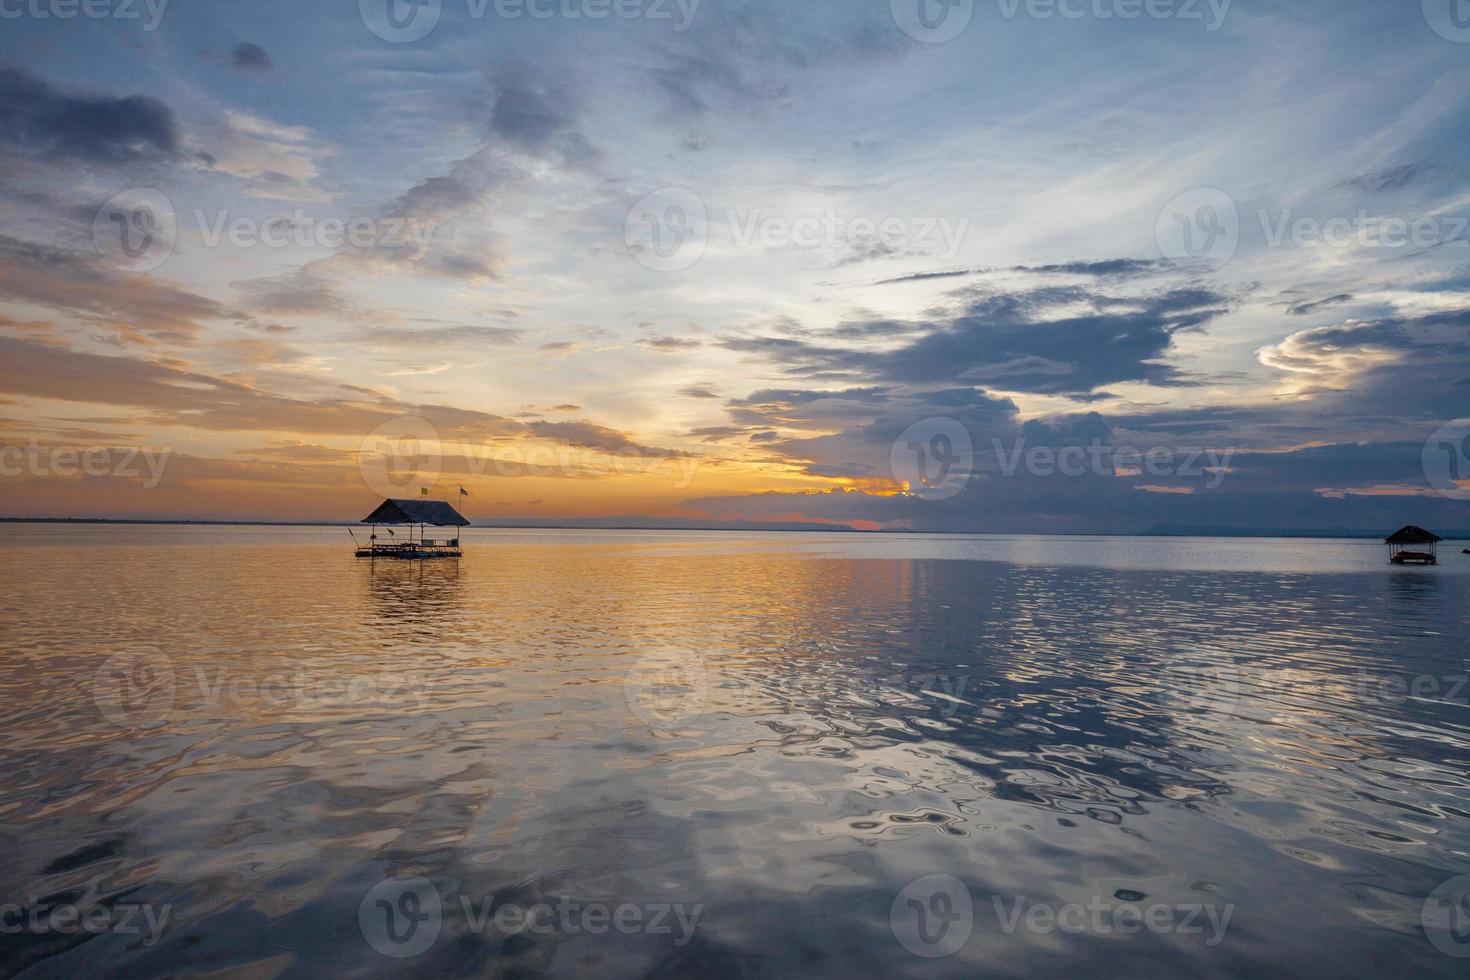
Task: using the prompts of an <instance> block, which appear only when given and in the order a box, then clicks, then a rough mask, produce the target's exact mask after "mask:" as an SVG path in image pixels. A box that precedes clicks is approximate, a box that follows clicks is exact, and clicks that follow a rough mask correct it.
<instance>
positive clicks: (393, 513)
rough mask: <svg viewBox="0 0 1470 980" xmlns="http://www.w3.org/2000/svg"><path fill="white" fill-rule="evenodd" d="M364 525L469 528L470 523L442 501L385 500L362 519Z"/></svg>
mask: <svg viewBox="0 0 1470 980" xmlns="http://www.w3.org/2000/svg"><path fill="white" fill-rule="evenodd" d="M362 523H364V524H432V525H434V526H435V527H469V526H470V522H469V521H467V520H465V519H464V517H463V516H461V514H460V512H459V511H457V510H455V509H454V508H453V507H451V506H449V504H448V502H446V501H443V500H385V501H383V502H382V503H381V504H380V505H379V506H378V509H377V510H375V511H373V512H372V513H371V514H369V515H368V516H366V517H364V518H363V519H362Z"/></svg>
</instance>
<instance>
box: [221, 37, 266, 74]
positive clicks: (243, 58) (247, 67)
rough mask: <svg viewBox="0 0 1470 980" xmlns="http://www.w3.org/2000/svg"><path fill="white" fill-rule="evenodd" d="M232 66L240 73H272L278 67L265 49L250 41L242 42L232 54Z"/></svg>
mask: <svg viewBox="0 0 1470 980" xmlns="http://www.w3.org/2000/svg"><path fill="white" fill-rule="evenodd" d="M230 64H231V66H233V67H234V68H236V69H237V70H239V71H255V72H260V71H270V70H271V69H272V68H274V67H275V66H276V63H275V62H274V61H272V60H271V56H270V55H269V54H267V53H266V50H265V48H262V47H261V46H260V45H258V44H252V43H251V42H249V41H241V42H240V43H239V44H237V45H235V47H234V50H232V51H231V52H230Z"/></svg>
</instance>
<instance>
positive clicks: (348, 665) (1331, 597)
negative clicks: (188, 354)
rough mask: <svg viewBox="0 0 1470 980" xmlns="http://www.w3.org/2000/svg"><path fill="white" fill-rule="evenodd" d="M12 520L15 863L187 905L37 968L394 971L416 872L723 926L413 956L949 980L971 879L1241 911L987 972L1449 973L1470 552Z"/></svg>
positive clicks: (6, 867) (15, 881) (60, 880)
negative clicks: (1435, 565)
mask: <svg viewBox="0 0 1470 980" xmlns="http://www.w3.org/2000/svg"><path fill="white" fill-rule="evenodd" d="M0 535H5V538H4V543H5V546H6V551H7V553H8V555H9V556H10V559H11V560H10V561H8V562H7V563H6V564H5V565H4V571H3V573H0V574H3V579H0V585H3V588H0V621H3V622H4V623H5V624H6V627H7V629H6V635H7V638H8V639H9V644H8V646H9V657H10V664H9V666H10V668H11V669H10V670H9V671H7V672H5V673H4V675H0V710H3V711H4V716H5V718H6V723H5V724H6V736H7V737H6V739H5V743H4V750H3V752H4V756H3V758H4V768H3V781H4V789H5V792H4V794H3V796H0V832H3V833H4V834H5V839H6V840H7V842H9V843H11V844H12V845H13V846H10V847H7V848H6V849H5V851H4V853H3V855H0V882H3V883H4V884H5V886H6V890H7V891H8V892H10V893H12V894H17V895H28V896H30V895H33V896H47V895H53V896H54V895H57V894H64V895H82V896H90V897H91V898H93V899H97V900H100V899H103V898H108V897H109V896H113V897H115V896H118V895H122V894H127V895H142V896H146V897H147V899H149V900H152V901H157V902H164V901H166V902H170V903H173V904H175V905H177V907H178V913H177V914H178V917H179V918H178V922H177V923H176V925H175V927H174V929H173V931H170V932H167V933H166V934H165V935H164V937H163V939H162V940H161V942H159V943H158V944H157V945H155V946H151V947H148V948H144V947H141V946H138V945H136V944H133V945H129V943H128V942H127V941H126V940H125V939H123V938H122V937H118V936H114V935H104V936H96V937H87V938H86V941H85V942H81V941H77V940H76V939H75V937H72V938H68V937H61V936H55V935H50V936H31V935H25V936H20V937H13V936H6V937H0V942H4V943H7V944H9V946H8V948H9V949H10V950H11V952H12V953H13V954H14V955H15V956H17V957H19V959H16V960H15V961H16V962H21V961H22V960H24V961H27V962H30V961H35V962H41V963H45V964H46V965H47V968H48V969H55V970H60V969H63V968H64V969H69V970H73V971H74V970H76V969H84V970H95V969H100V968H102V967H103V966H105V965H113V966H116V965H119V964H121V965H124V966H127V967H129V968H133V969H136V970H138V971H140V972H144V973H158V972H164V971H165V970H166V969H167V968H169V967H171V966H173V965H177V964H178V963H183V962H187V963H194V964H201V965H202V964H207V966H208V968H209V969H236V970H240V969H251V970H254V971H257V972H259V973H262V974H272V973H276V972H280V971H288V972H291V971H297V972H310V971H325V970H333V971H336V972H340V971H346V972H361V973H378V972H391V971H392V970H395V969H400V968H403V967H404V966H405V964H399V963H395V962H391V961H388V960H385V959H384V958H382V957H381V956H380V955H379V954H378V953H376V952H375V951H374V950H373V949H372V948H369V946H368V945H367V944H365V943H364V941H363V936H362V935H361V934H360V930H359V929H358V926H357V924H356V922H357V920H356V915H357V909H358V905H359V903H360V902H361V901H362V900H363V896H364V895H365V894H366V893H367V892H368V891H369V890H370V889H371V888H372V887H373V886H374V885H375V884H377V883H378V882H380V881H382V880H383V878H384V877H385V876H395V875H398V876H401V875H416V876H423V877H425V878H429V879H431V880H433V881H434V882H435V884H436V886H437V887H439V888H441V889H443V890H445V893H446V894H453V895H466V896H481V897H484V896H496V897H498V899H504V898H505V897H506V896H516V897H520V898H525V897H528V896H545V895H554V894H573V895H576V896H580V897H582V898H584V899H598V900H607V901H613V900H618V899H621V898H625V897H627V896H644V897H645V898H647V897H648V896H666V897H672V899H673V900H682V901H687V902H698V903H701V904H702V905H704V906H706V907H707V908H708V910H709V911H708V912H707V913H706V917H705V919H704V921H703V924H702V925H701V931H700V933H699V937H698V941H697V943H696V944H695V945H694V947H693V950H692V951H691V950H690V949H684V948H673V947H671V946H670V945H669V944H668V943H667V942H665V941H662V940H661V939H660V938H659V937H656V936H648V935H640V936H622V935H615V936H611V937H607V938H605V939H603V940H601V941H598V940H596V939H594V937H592V936H587V935H581V936H577V937H570V936H566V935H561V936H549V937H529V936H524V935H522V936H518V937H514V938H505V937H486V936H484V935H481V934H471V933H469V932H467V931H466V930H465V928H464V924H463V923H462V922H456V923H451V924H450V925H448V926H446V928H448V929H450V930H451V931H452V932H455V933H456V934H455V936H454V938H453V939H450V938H441V939H440V940H439V942H438V943H437V944H436V945H435V946H434V947H433V949H432V950H431V951H430V952H429V953H426V954H425V955H424V957H423V958H422V959H418V960H414V961H412V963H411V964H408V965H409V966H412V968H413V970H415V971H421V972H423V971H426V972H430V973H432V972H440V973H457V972H463V971H471V970H473V971H478V972H502V971H514V970H528V971H533V972H534V971H537V970H549V971H550V972H553V973H576V972H578V971H590V970H594V969H595V970H596V971H597V972H598V973H599V974H600V975H637V974H640V973H643V972H647V971H651V970H659V969H665V970H678V969H681V968H682V969H685V970H687V969H692V968H693V967H692V966H691V963H697V964H698V966H699V967H700V968H701V969H704V970H708V971H716V972H719V971H721V970H726V971H728V970H731V969H748V970H753V971H755V972H759V973H767V972H773V971H778V970H784V971H787V972H791V971H800V972H804V973H806V974H807V975H826V974H838V973H843V974H845V975H852V974H854V973H857V972H871V971H872V970H873V969H875V968H881V969H884V970H888V971H890V972H897V973H916V974H917V973H921V972H923V967H924V966H925V965H926V964H925V963H923V962H919V961H916V960H913V959H912V958H909V957H908V956H907V954H906V953H905V952H904V950H903V949H902V948H901V947H900V946H898V945H897V944H896V943H895V940H894V934H893V932H892V930H891V927H890V924H889V921H888V911H887V910H888V907H889V904H890V903H891V902H892V901H893V900H894V896H895V895H896V894H897V893H898V891H899V890H900V889H902V888H903V887H904V886H905V885H906V884H908V883H909V882H910V881H912V880H914V879H916V878H919V877H922V876H924V875H927V874H931V873H935V872H936V871H943V872H945V873H949V874H955V875H958V876H960V877H962V878H963V879H964V880H965V881H966V882H967V883H968V885H969V887H970V888H971V890H972V891H973V893H974V894H975V895H976V896H977V897H978V896H984V895H987V894H996V895H1012V894H1028V895H1035V896H1051V897H1052V898H1054V899H1056V900H1058V901H1065V900H1073V899H1079V900H1083V901H1085V900H1086V899H1087V897H1088V896H1090V895H1094V894H1108V895H1111V894H1112V893H1113V892H1115V891H1119V890H1122V891H1124V892H1126V893H1128V894H1133V893H1140V894H1146V895H1148V896H1153V897H1159V898H1162V899H1165V900H1174V901H1184V900H1187V899H1189V898H1190V896H1197V895H1198V894H1200V893H1202V892H1204V893H1208V894H1210V895H1215V896H1219V897H1220V900H1221V901H1229V902H1231V903H1233V904H1234V905H1235V906H1236V908H1237V911H1236V924H1235V926H1234V929H1235V932H1234V933H1233V934H1232V937H1231V942H1230V943H1226V944H1223V945H1222V946H1220V947H1215V948H1212V949H1208V950H1206V949H1202V948H1200V947H1199V946H1198V945H1195V946H1190V945H1189V944H1188V943H1187V942H1185V941H1184V940H1183V939H1182V938H1180V937H1172V938H1170V939H1168V940H1165V939H1163V938H1161V937H1157V936H1148V937H1140V938H1139V939H1138V940H1137V941H1136V942H1134V943H1131V944H1119V943H1117V942H1116V941H1115V942H1112V943H1109V944H1106V949H1105V950H1103V949H1101V948H1100V947H1099V946H1098V945H1097V942H1096V937H1093V940H1092V941H1091V942H1089V940H1088V939H1087V937H1075V936H1063V935H1059V934H1053V935H1050V936H1047V937H1045V938H1038V937H1036V936H1025V935H1008V934H1005V933H1003V932H1002V931H1000V930H997V929H995V928H993V923H992V928H990V929H988V930H981V929H977V931H976V933H975V935H974V937H973V938H972V939H971V940H970V941H969V943H968V944H967V945H966V946H965V948H964V949H963V950H962V951H961V952H960V953H959V954H957V955H956V957H955V958H954V959H953V960H950V961H948V965H949V966H950V967H952V968H953V969H955V970H956V971H958V972H974V971H976V970H986V971H989V972H996V969H997V968H996V964H1006V965H1007V966H1006V970H1013V971H1014V972H1017V973H1024V972H1026V971H1027V970H1033V969H1041V968H1046V967H1055V966H1057V965H1062V966H1064V967H1068V968H1071V969H1074V970H1084V969H1093V970H1095V969H1103V968H1104V967H1105V968H1106V970H1107V971H1108V972H1123V971H1124V970H1126V969H1130V968H1133V969H1139V970H1144V969H1149V968H1153V969H1158V968H1160V967H1161V965H1166V964H1169V965H1173V966H1174V967H1177V968H1179V969H1189V970H1191V971H1196V972H1213V973H1231V972H1241V971H1247V970H1249V969H1252V968H1254V967H1255V966H1256V965H1258V964H1261V963H1269V964H1270V965H1271V966H1272V967H1273V968H1280V969H1292V968H1296V969H1301V970H1303V971H1304V972H1319V971H1321V970H1322V969H1324V968H1331V969H1332V970H1333V971H1334V972H1339V973H1342V974H1344V975H1360V974H1362V973H1363V972H1364V969H1365V965H1367V964H1370V963H1372V962H1374V961H1375V960H1376V958H1379V957H1382V956H1384V955H1390V954H1391V955H1393V956H1394V957H1396V958H1397V961H1399V962H1405V963H1411V964H1414V965H1415V966H1416V968H1421V969H1425V970H1428V971H1431V972H1432V971H1434V970H1436V969H1440V968H1442V967H1443V963H1441V961H1440V960H1439V959H1437V958H1436V957H1437V956H1438V954H1437V953H1436V952H1435V951H1434V950H1433V949H1432V948H1430V947H1429V946H1428V945H1427V944H1426V943H1425V941H1424V938H1423V935H1422V932H1416V929H1417V926H1416V924H1415V923H1416V922H1417V916H1418V912H1419V906H1420V904H1421V903H1422V901H1423V897H1424V895H1426V894H1427V893H1428V892H1429V891H1430V890H1431V889H1433V888H1434V887H1435V886H1436V885H1437V884H1438V883H1439V882H1440V881H1442V880H1444V879H1445V878H1448V877H1450V876H1451V875H1452V874H1455V873H1464V872H1466V871H1470V831H1467V825H1466V820H1467V813H1470V778H1467V774H1466V765H1465V763H1466V760H1467V753H1470V723H1467V709H1466V707H1465V705H1464V703H1463V700H1462V701H1459V702H1457V701H1456V700H1455V696H1454V694H1453V692H1452V690H1451V686H1452V685H1453V683H1454V681H1455V678H1457V677H1462V676H1463V675H1464V674H1465V672H1466V647H1465V644H1464V637H1465V635H1466V626H1467V621H1466V617H1467V612H1466V610H1467V607H1470V604H1467V602H1466V601H1465V600H1466V598H1467V583H1470V577H1467V576H1465V575H1456V574H1444V575H1436V574H1435V573H1433V572H1425V571H1416V572H1410V573H1403V572H1396V571H1390V570H1387V569H1377V570H1362V571H1355V572H1351V573H1342V572H1334V573H1330V574H1320V575H1305V574H1299V573H1295V572H1283V571H1280V570H1273V571H1269V572H1243V571H1232V572H1204V571H1199V570H1180V569H1179V568H1176V567H1164V568H1155V569H1138V568H1132V567H1129V566H1130V565H1132V564H1136V563H1140V562H1143V561H1144V559H1143V557H1142V556H1141V555H1140V556H1133V557H1126V556H1125V557H1123V558H1119V559H1118V560H1117V561H1115V562H1114V563H1113V564H1112V565H1111V566H1110V567H1088V566H1076V565H1071V566H1069V565H1049V564H1008V563H1001V562H993V561H961V560H953V556H952V554H951V550H950V549H951V548H952V545H951V543H949V542H947V541H946V542H940V543H939V544H936V545H935V548H936V549H937V550H936V552H935V553H936V554H939V555H942V556H943V559H942V560H941V559H936V558H924V557H914V556H913V555H912V554H911V555H909V556H907V557H871V556H867V555H866V553H865V552H862V551H859V552H857V553H853V554H845V553H843V549H844V548H846V547H848V546H847V545H845V544H842V543H841V542H837V543H834V542H833V541H832V540H821V541H808V540H807V536H798V537H797V538H796V539H794V540H793V543H792V544H791V545H790V546H789V547H783V546H782V545H781V541H782V540H784V539H781V538H779V537H778V538H776V539H775V540H774V541H773V540H772V538H771V537H769V536H764V537H753V538H750V539H748V540H747V539H745V538H741V537H739V536H726V537H721V538H715V537H708V538H702V537H694V538H685V537H681V536H679V535H676V534H675V535H647V534H643V535H630V536H625V537H620V536H618V535H587V536H576V535H565V534H547V535H539V536H538V535H535V534H517V535H507V536H504V537H494V536H489V535H486V536H483V537H481V538H478V539H477V538H476V537H475V536H473V535H470V536H469V545H468V550H467V554H466V557H465V558H464V559H463V560H461V561H457V562H455V561H450V562H428V563H394V562H377V563H371V562H363V561H356V560H354V559H352V558H351V556H350V551H349V550H348V549H346V548H344V546H343V541H341V540H338V539H339V538H345V535H341V534H340V532H335V531H333V532H327V531H306V530H301V531H280V530H275V531H269V530H235V529H208V528H167V529H152V528H76V529H73V528H65V529H47V530H46V531H44V532H43V531H41V530H39V529H33V528H27V529H19V530H16V529H0ZM810 537H813V538H821V537H822V536H820V535H816V536H810ZM880 544H881V546H882V548H883V549H892V548H893V547H894V546H893V545H892V544H890V543H888V542H882V543H880ZM854 547H859V548H861V549H866V548H869V547H870V545H868V544H867V543H862V544H861V545H856V546H854ZM905 547H908V548H910V549H913V548H915V547H918V545H915V544H914V543H912V542H909V543H906V544H905ZM1008 547H1021V545H1010V546H1008ZM1025 547H1031V546H1030V545H1026V546H1025ZM1043 547H1050V545H1045V546H1043V545H1037V546H1036V548H1043ZM1157 547H1158V545H1157V544H1156V543H1153V542H1150V543H1147V544H1145V545H1141V546H1140V548H1141V549H1142V548H1147V549H1154V548H1157ZM1171 547H1176V548H1177V547H1180V545H1177V544H1174V545H1171ZM1210 547H1213V546H1210ZM1307 547H1310V546H1309V545H1304V544H1301V543H1296V544H1294V545H1293V548H1294V549H1296V552H1300V551H1301V549H1303V548H1307ZM1292 560H1293V561H1301V560H1302V558H1301V556H1300V554H1297V553H1295V552H1294V554H1293V558H1292ZM1332 560H1334V561H1336V560H1344V561H1345V560H1347V559H1344V558H1341V557H1340V556H1339V558H1334V559H1332ZM1191 563H1198V559H1197V558H1190V557H1189V556H1188V555H1187V554H1184V555H1175V556H1173V557H1172V558H1171V559H1170V563H1168V564H1172V565H1180V564H1183V565H1185V566H1188V565H1190V564H1191ZM1329 564H1330V562H1329ZM1415 677H1418V678H1421V679H1422V678H1434V679H1437V680H1438V682H1439V687H1438V688H1437V689H1436V690H1435V691H1429V690H1428V689H1427V688H1424V687H1423V685H1421V688H1422V690H1420V691H1419V693H1418V694H1415V695H1414V696H1409V695H1410V694H1412V693H1413V692H1414V691H1415V689H1414V688H1413V686H1412V679H1413V678H1415ZM1389 678H1398V679H1403V678H1409V681H1410V683H1407V684H1406V687H1405V693H1404V695H1403V696H1397V695H1396V694H1395V692H1396V691H1397V688H1396V687H1394V686H1393V685H1392V684H1388V683H1387V681H1386V679H1389ZM1426 694H1428V695H1434V696H1422V695H1426ZM1467 694H1470V691H1465V690H1462V691H1460V692H1459V695H1458V697H1460V698H1462V699H1463V698H1464V697H1465V695H1467ZM1302 908H1310V909H1312V910H1313V914H1312V915H1311V916H1307V917H1304V916H1301V915H1300V914H1299V910H1300V909H1302ZM1283 921H1292V922H1293V923H1299V924H1297V925H1295V926H1294V927H1293V928H1292V929H1291V930H1283V929H1282V928H1281V923H1282V922H1283ZM1365 921H1371V922H1372V923H1373V924H1374V928H1373V929H1372V930H1367V931H1365V930H1363V929H1362V928H1361V925H1362V923H1363V922H1365ZM455 940H458V941H455ZM1103 952H1105V953H1106V957H1105V958H1102V959H1100V958H1099V957H1100V956H1102V953H1103ZM696 954H697V955H696ZM691 956H696V959H694V960H691V959H690V957H691ZM931 965H932V964H931Z"/></svg>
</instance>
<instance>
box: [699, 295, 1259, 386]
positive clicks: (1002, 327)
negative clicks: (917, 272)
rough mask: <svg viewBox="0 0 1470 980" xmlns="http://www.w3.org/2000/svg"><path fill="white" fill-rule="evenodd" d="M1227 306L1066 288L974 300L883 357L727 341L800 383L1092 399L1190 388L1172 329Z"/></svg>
mask: <svg viewBox="0 0 1470 980" xmlns="http://www.w3.org/2000/svg"><path fill="white" fill-rule="evenodd" d="M1084 299H1085V300H1087V301H1089V302H1090V303H1091V305H1092V307H1093V312H1090V313H1081V314H1073V315H1060V314H1058V315H1051V314H1049V312H1048V310H1047V307H1048V306H1051V305H1056V304H1060V303H1075V302H1078V301H1080V300H1084ZM1229 305H1230V301H1229V299H1228V297H1226V296H1224V295H1222V294H1220V293H1217V292H1215V291H1213V290H1211V289H1208V288H1204V287H1193V286H1191V287H1185V288H1180V289H1175V290H1170V291H1166V292H1163V293H1158V294H1154V295H1151V296H1146V297H1129V298H1123V297H1114V296H1107V295H1093V294H1089V293H1087V292H1085V291H1082V290H1079V289H1076V288H1064V289H1062V290H1059V291H1042V292H1037V293H1029V294H1027V293H1022V294H1002V295H989V296H983V297H980V298H977V299H974V300H972V301H971V302H970V304H969V305H968V307H967V308H966V309H965V311H964V312H963V314H961V315H959V316H957V317H954V318H953V319H951V320H949V321H948V322H945V323H942V324H940V325H939V326H937V327H936V328H935V329H933V330H931V331H930V332H928V333H925V334H924V335H923V336H921V337H919V338H917V339H915V340H913V341H910V342H908V343H906V344H904V345H902V346H899V347H897V348H894V349H890V350H884V351H872V350H863V349H854V348H846V347H835V346H823V345H819V344H814V343H808V342H805V341H800V340H793V339H790V338H786V337H754V338H748V337H734V338H726V339H725V340H724V341H723V343H724V345H725V346H726V347H728V348H730V349H731V350H735V351H739V352H742V353H748V354H758V355H760V356H762V357H765V358H767V359H769V360H771V361H774V362H776V363H778V364H781V365H783V366H784V367H785V369H786V371H787V373H788V374H791V375H793V376H798V377H812V376H814V375H816V374H822V375H827V376H831V375H837V376H841V375H847V376H850V377H853V378H869V379H872V380H875V381H888V382H901V383H907V384H945V383H950V384H964V383H978V384H983V385H985V386H986V387H991V388H998V389H1001V390H1005V391H1027V392H1036V393H1047V394H1070V395H1087V394H1091V393H1093V392H1095V391H1096V390H1097V389H1098V388H1101V387H1103V386H1105V385H1110V384H1116V383H1119V382H1124V381H1140V382H1147V383H1150V384H1156V385H1180V384H1187V383H1190V382H1189V379H1187V378H1185V377H1184V376H1182V375H1181V374H1180V373H1179V372H1178V371H1177V370H1176V369H1175V368H1173V367H1172V366H1170V365H1167V364H1164V363H1162V362H1161V361H1160V360H1159V359H1160V358H1162V357H1164V356H1165V355H1166V354H1167V353H1168V352H1169V349H1170V346H1171V344H1172V343H1173V338H1174V335H1175V334H1176V333H1178V332H1180V331H1182V330H1188V329H1194V328H1200V327H1203V326H1204V325H1206V324H1207V323H1209V322H1210V321H1211V320H1213V319H1214V318H1216V317H1218V316H1219V315H1221V313H1223V312H1224V311H1225V310H1226V309H1227V308H1228V307H1229ZM858 329H860V327H859V328H858Z"/></svg>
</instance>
